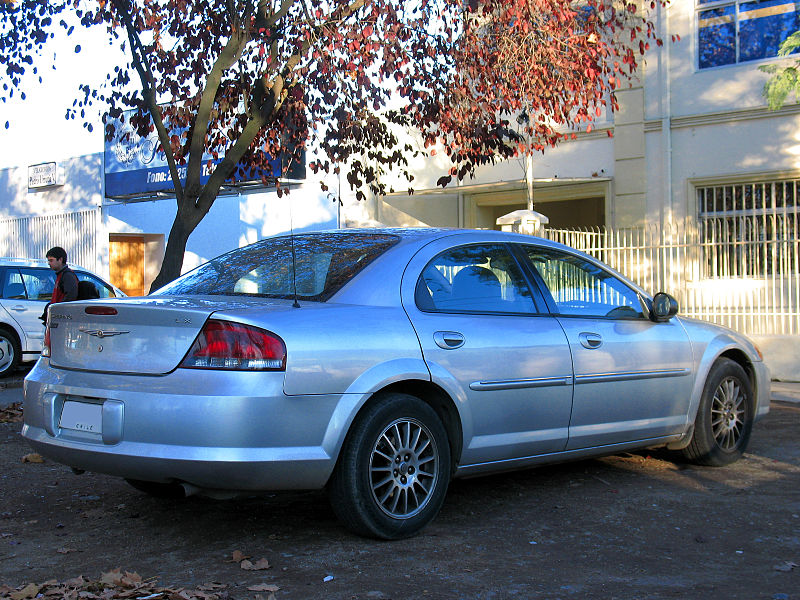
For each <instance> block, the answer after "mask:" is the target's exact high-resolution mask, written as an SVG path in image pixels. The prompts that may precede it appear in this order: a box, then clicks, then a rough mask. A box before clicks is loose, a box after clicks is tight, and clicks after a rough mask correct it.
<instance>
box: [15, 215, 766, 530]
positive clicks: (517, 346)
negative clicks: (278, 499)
mask: <svg viewBox="0 0 800 600" xmlns="http://www.w3.org/2000/svg"><path fill="white" fill-rule="evenodd" d="M677 310H678V307H677V303H676V302H675V300H674V299H673V298H672V297H671V296H669V295H668V294H666V293H658V294H656V295H655V296H653V297H651V296H649V295H648V294H647V293H646V292H645V291H644V290H642V289H640V288H638V287H637V286H636V285H634V284H633V283H631V282H630V281H628V280H627V279H625V278H624V277H622V276H621V275H619V274H618V273H615V272H614V271H613V270H611V269H610V268H609V267H607V266H605V265H603V264H602V263H600V262H598V261H597V260H595V259H593V258H590V257H589V256H586V255H585V254H582V253H580V252H578V251H576V250H573V249H571V248H568V247H566V246H562V245H559V244H556V243H552V242H549V241H546V240H542V239H539V238H535V237H530V236H523V235H515V234H506V233H500V232H496V231H468V230H436V229H373V230H344V231H329V232H320V233H304V234H301V235H295V236H283V237H275V238H269V239H265V240H263V241H261V242H258V243H256V244H253V245H250V246H247V247H244V248H240V249H237V250H234V251H232V252H229V253H228V254H225V255H223V256H220V257H218V258H216V259H214V260H212V261H210V262H208V263H206V264H205V265H202V266H201V267H199V268H197V269H195V270H194V271H191V272H189V273H187V274H185V275H184V276H182V277H181V278H179V279H177V280H175V281H174V282H172V283H171V284H169V285H167V286H166V287H164V288H162V289H161V290H159V291H158V292H156V293H155V294H153V295H151V296H149V297H145V298H131V299H118V300H117V299H115V300H111V299H101V300H93V301H89V302H71V303H64V304H58V305H54V306H53V307H51V310H50V319H49V323H50V324H49V328H48V331H47V336H46V337H47V345H46V348H45V350H44V352H43V355H42V358H41V359H40V360H39V362H38V363H37V365H36V367H35V368H34V369H33V370H32V371H31V373H30V374H29V375H28V377H27V379H26V382H25V423H24V427H23V435H24V437H25V438H26V439H27V441H28V442H29V443H30V444H31V446H33V448H34V449H35V450H36V451H37V452H39V453H41V454H43V455H44V456H46V457H49V458H51V459H53V460H56V461H59V462H62V463H64V464H66V465H69V466H70V467H72V468H73V469H74V470H75V471H76V472H81V471H84V470H88V471H96V472H101V473H108V474H112V475H117V476H120V477H124V478H125V479H127V480H128V481H129V482H130V483H131V484H132V485H133V486H134V487H136V488H138V489H140V490H144V491H146V492H149V493H151V494H155V495H172V494H178V493H179V494H181V495H184V494H187V495H188V494H193V493H202V494H206V495H212V496H226V495H234V494H252V493H255V492H259V491H265V490H279V489H283V490H285V489H320V488H323V487H327V489H328V491H329V495H330V498H331V504H332V506H333V508H334V510H335V512H336V513H337V515H338V516H339V517H340V518H341V520H342V521H343V522H344V523H345V525H346V526H347V527H349V528H350V529H351V530H353V531H355V532H357V533H359V534H363V535H367V536H372V537H377V538H384V539H397V538H403V537H407V536H410V535H413V534H414V533H416V532H418V531H419V530H420V529H421V528H422V527H424V526H425V525H426V524H427V523H428V522H430V521H431V520H432V519H433V518H434V517H435V516H436V514H437V512H438V511H439V509H440V507H441V506H442V503H443V501H444V497H445V493H446V491H447V487H448V483H449V481H450V479H451V478H453V477H464V476H471V475H478V474H483V473H492V472H496V471H501V470H508V469H517V468H524V467H531V466H534V465H539V464H546V463H551V462H556V461H563V460H567V459H578V458H585V457H588V456H597V455H603V454H611V453H617V452H621V451H627V450H632V449H635V448H646V447H656V446H666V447H667V448H670V449H673V450H676V451H679V452H680V453H682V454H683V456H684V457H685V459H688V460H690V461H692V462H695V463H699V464H703V465H714V466H721V465H726V464H728V463H730V462H732V461H735V460H736V459H738V458H739V457H740V456H741V455H742V453H743V452H744V450H745V448H746V447H747V443H748V439H749V437H750V432H751V428H752V425H753V423H755V422H756V421H757V420H759V419H760V418H761V417H763V416H764V415H765V414H766V413H767V411H768V410H769V376H768V372H767V369H766V367H765V365H764V363H763V362H762V358H761V355H760V353H759V351H758V349H757V348H756V347H755V346H754V345H753V344H752V343H751V342H750V341H749V340H747V339H746V338H745V337H744V336H742V335H739V334H737V333H735V332H733V331H731V330H729V329H725V328H723V327H718V326H715V325H711V324H708V323H704V322H700V321H695V320H691V319H685V318H682V317H679V316H676V313H677Z"/></svg>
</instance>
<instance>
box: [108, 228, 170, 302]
mask: <svg viewBox="0 0 800 600" xmlns="http://www.w3.org/2000/svg"><path fill="white" fill-rule="evenodd" d="M108 250H109V278H110V280H111V283H113V284H114V285H116V286H117V287H118V288H119V289H121V290H122V291H123V292H125V293H126V294H127V295H128V296H144V295H146V294H147V293H148V292H149V291H150V285H151V284H152V282H153V280H154V279H155V277H156V275H157V274H158V270H159V269H160V268H161V261H162V259H163V257H164V236H163V235H162V234H156V235H152V234H140V235H129V234H111V235H109V237H108Z"/></svg>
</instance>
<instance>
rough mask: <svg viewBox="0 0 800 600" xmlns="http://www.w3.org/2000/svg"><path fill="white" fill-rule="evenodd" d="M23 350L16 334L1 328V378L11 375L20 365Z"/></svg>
mask: <svg viewBox="0 0 800 600" xmlns="http://www.w3.org/2000/svg"><path fill="white" fill-rule="evenodd" d="M21 357H22V348H21V347H20V345H19V340H17V336H16V334H14V333H12V332H10V331H9V330H8V329H6V328H4V327H0V377H6V376H8V375H11V373H13V372H14V370H15V369H16V368H17V365H19V361H20V358H21Z"/></svg>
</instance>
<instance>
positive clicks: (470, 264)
mask: <svg viewBox="0 0 800 600" xmlns="http://www.w3.org/2000/svg"><path fill="white" fill-rule="evenodd" d="M416 301H417V306H418V307H419V308H420V310H425V311H441V312H479V313H535V312H536V306H535V304H534V301H533V297H532V295H531V290H530V288H529V287H528V284H527V283H526V282H525V278H524V277H523V275H522V272H521V270H520V268H519V266H518V265H517V263H516V261H515V260H514V257H513V256H511V254H510V253H509V251H508V249H507V248H506V247H505V246H503V245H501V244H480V245H468V246H459V247H457V248H452V249H450V250H447V251H446V252H442V253H441V254H439V255H438V256H436V257H435V258H434V259H433V260H432V261H431V262H429V263H428V265H427V266H426V267H425V269H424V270H423V271H422V274H421V275H420V276H419V279H418V280H417V288H416Z"/></svg>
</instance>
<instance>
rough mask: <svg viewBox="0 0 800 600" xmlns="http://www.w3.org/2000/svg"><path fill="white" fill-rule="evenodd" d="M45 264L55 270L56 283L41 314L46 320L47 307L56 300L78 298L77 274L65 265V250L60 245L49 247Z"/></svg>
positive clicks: (62, 300) (69, 300)
mask: <svg viewBox="0 0 800 600" xmlns="http://www.w3.org/2000/svg"><path fill="white" fill-rule="evenodd" d="M45 256H46V257H47V264H48V265H50V268H51V269H53V271H55V272H56V284H55V285H54V286H53V296H52V297H51V298H50V302H48V303H47V306H45V307H44V312H43V313H42V316H41V317H39V318H40V319H42V321H45V322H46V319H47V307H48V306H50V305H51V304H56V303H57V302H71V301H72V300H77V299H78V276H77V275H75V273H74V272H73V271H72V269H70V268H69V267H68V266H67V251H66V250H64V249H63V248H61V247H60V246H55V247H54V248H50V250H48V251H47V254H46V255H45Z"/></svg>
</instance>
